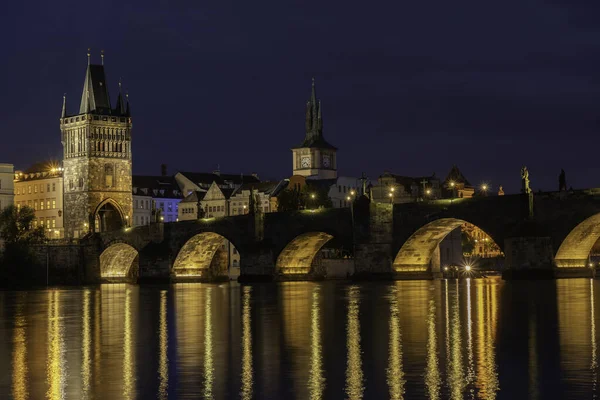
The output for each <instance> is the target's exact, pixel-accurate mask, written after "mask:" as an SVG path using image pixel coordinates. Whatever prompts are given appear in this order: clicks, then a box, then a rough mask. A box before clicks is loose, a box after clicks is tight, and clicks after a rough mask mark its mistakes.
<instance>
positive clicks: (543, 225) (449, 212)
mask: <svg viewBox="0 0 600 400" xmlns="http://www.w3.org/2000/svg"><path fill="white" fill-rule="evenodd" d="M533 205H534V209H533V218H529V217H528V215H529V213H528V200H527V197H526V196H525V195H507V196H489V197H478V198H472V199H454V200H438V201H428V202H416V203H407V204H396V205H391V204H381V203H377V204H376V203H369V201H368V200H367V199H366V198H361V199H359V200H357V201H356V202H355V203H354V207H353V208H352V209H351V208H344V209H322V210H304V211H297V212H282V213H269V214H264V215H262V214H258V215H242V216H233V217H223V218H211V219H201V220H195V221H184V222H176V223H156V224H151V225H149V226H143V227H137V228H129V229H124V230H119V231H114V232H107V233H102V234H95V235H92V236H91V237H89V238H88V239H86V240H85V241H83V242H82V243H81V246H82V249H83V250H82V254H83V255H82V257H83V260H82V264H83V267H84V271H83V274H82V276H83V278H82V279H83V280H84V281H85V282H98V281H120V280H127V281H136V280H137V279H138V278H140V277H143V278H150V277H154V278H163V279H171V280H175V281H186V280H194V281H213V280H219V279H223V278H224V277H225V276H226V273H227V252H226V251H225V250H224V249H223V246H222V243H223V241H224V239H227V240H229V241H230V242H231V243H232V244H233V245H234V246H235V248H236V249H237V251H238V252H239V254H240V269H241V277H242V278H246V279H251V278H259V277H260V278H265V279H273V278H275V279H316V278H318V277H319V275H320V274H322V271H318V270H317V269H316V268H315V264H316V263H315V256H316V254H317V253H318V252H319V250H320V249H321V248H322V247H323V246H324V245H325V244H328V247H335V248H343V249H346V250H348V251H350V252H352V253H353V255H354V270H355V273H356V274H357V275H359V276H360V275H362V276H375V275H377V276H381V277H389V278H392V279H402V278H407V279H408V278H431V277H434V276H436V275H437V274H438V273H439V262H438V263H435V254H436V249H437V248H438V246H439V243H440V242H441V241H442V240H443V238H444V237H445V236H446V235H448V234H449V233H450V232H451V231H452V230H453V229H455V228H457V227H459V226H461V225H462V224H463V223H465V222H468V223H471V224H473V225H475V226H477V227H479V228H480V229H482V230H483V231H484V232H486V233H487V234H488V235H490V237H491V238H492V239H493V240H494V241H495V242H496V243H497V244H498V245H499V247H500V248H501V249H502V250H503V252H504V253H505V254H506V260H505V268H506V269H507V270H511V271H517V272H518V271H548V272H551V273H552V274H553V275H554V276H583V275H589V273H590V271H589V269H586V266H587V264H588V257H589V254H590V250H591V248H592V246H593V245H594V243H595V242H596V241H597V240H598V238H599V237H600V189H589V190H582V191H575V192H550V193H540V194H535V195H534V201H533ZM438 257H439V255H438Z"/></svg>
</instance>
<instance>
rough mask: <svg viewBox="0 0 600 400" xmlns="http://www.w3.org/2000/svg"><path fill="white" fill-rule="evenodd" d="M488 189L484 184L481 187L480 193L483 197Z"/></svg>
mask: <svg viewBox="0 0 600 400" xmlns="http://www.w3.org/2000/svg"><path fill="white" fill-rule="evenodd" d="M488 189H489V187H488V185H487V184H486V183H484V184H482V185H481V193H483V195H484V196H485V195H486V194H487V190H488Z"/></svg>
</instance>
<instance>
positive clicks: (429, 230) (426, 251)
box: [393, 218, 502, 272]
mask: <svg viewBox="0 0 600 400" xmlns="http://www.w3.org/2000/svg"><path fill="white" fill-rule="evenodd" d="M465 226H468V227H472V228H475V229H476V230H477V232H479V233H480V234H481V237H480V238H479V239H477V238H473V241H474V242H477V241H478V240H481V241H482V243H487V244H486V245H492V246H494V248H495V249H497V253H498V254H499V255H502V253H501V251H500V248H499V246H498V245H497V244H496V243H495V242H494V241H493V239H492V238H491V237H490V235H488V234H487V233H485V232H483V231H482V230H481V229H479V228H477V227H476V226H474V225H473V224H471V223H469V222H467V221H465V220H462V219H457V218H441V219H438V220H435V221H433V222H430V223H428V224H427V225H424V226H422V227H421V228H419V229H418V230H417V231H416V232H415V233H413V234H412V235H411V236H410V237H409V238H408V240H406V242H405V243H404V244H403V245H402V247H401V248H400V251H399V252H398V254H397V255H396V258H395V259H394V263H393V269H394V271H395V272H424V271H428V270H429V268H430V267H431V266H432V259H433V256H434V254H435V252H436V250H437V249H438V248H439V245H440V243H441V242H442V240H444V238H445V237H446V236H448V235H449V234H450V232H452V231H454V230H455V229H457V228H461V227H463V229H464V227H465ZM482 246H483V245H482ZM477 247H478V248H479V245H478V246H477ZM480 253H481V251H480ZM438 267H439V265H438Z"/></svg>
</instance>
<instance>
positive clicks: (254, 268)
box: [238, 245, 275, 282]
mask: <svg viewBox="0 0 600 400" xmlns="http://www.w3.org/2000/svg"><path fill="white" fill-rule="evenodd" d="M274 277H275V262H274V261H273V252H272V251H271V250H270V249H264V248H260V247H259V246H258V245H257V246H256V247H255V248H253V249H248V250H247V251H245V252H244V253H243V257H242V258H241V260H240V276H239V278H238V282H255V281H267V282H269V281H273V280H274Z"/></svg>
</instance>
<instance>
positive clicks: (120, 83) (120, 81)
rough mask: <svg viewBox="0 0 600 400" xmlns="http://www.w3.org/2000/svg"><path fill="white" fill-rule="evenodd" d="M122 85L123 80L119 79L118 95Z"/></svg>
mask: <svg viewBox="0 0 600 400" xmlns="http://www.w3.org/2000/svg"><path fill="white" fill-rule="evenodd" d="M122 84H123V80H122V79H121V77H119V93H121V86H122Z"/></svg>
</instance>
